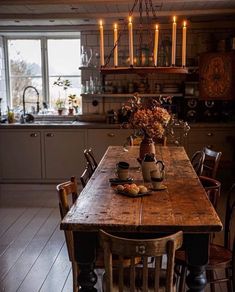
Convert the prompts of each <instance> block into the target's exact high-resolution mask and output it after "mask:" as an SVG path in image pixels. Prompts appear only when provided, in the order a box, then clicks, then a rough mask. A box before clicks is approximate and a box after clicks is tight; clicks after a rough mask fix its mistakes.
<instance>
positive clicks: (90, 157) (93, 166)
mask: <svg viewBox="0 0 235 292" xmlns="http://www.w3.org/2000/svg"><path fill="white" fill-rule="evenodd" d="M84 156H85V158H86V161H87V163H88V164H89V167H90V169H91V171H92V173H93V172H94V171H95V170H96V168H97V166H98V163H97V161H96V159H95V156H94V154H93V151H92V149H91V148H90V149H85V150H84Z"/></svg>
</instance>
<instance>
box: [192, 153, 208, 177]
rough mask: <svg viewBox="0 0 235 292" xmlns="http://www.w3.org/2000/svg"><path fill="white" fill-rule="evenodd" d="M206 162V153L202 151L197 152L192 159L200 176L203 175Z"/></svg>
mask: <svg viewBox="0 0 235 292" xmlns="http://www.w3.org/2000/svg"><path fill="white" fill-rule="evenodd" d="M204 160H205V153H204V151H202V150H201V151H200V150H199V151H196V152H195V153H194V154H193V156H192V158H191V164H192V166H193V168H194V170H195V172H196V174H197V175H198V176H199V175H202V172H203V163H204Z"/></svg>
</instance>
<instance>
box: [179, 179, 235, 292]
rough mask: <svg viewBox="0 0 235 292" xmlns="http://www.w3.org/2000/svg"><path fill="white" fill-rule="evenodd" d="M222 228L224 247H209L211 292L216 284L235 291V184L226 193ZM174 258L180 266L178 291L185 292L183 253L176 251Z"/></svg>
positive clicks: (231, 291) (213, 291) (185, 269)
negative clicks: (219, 273) (222, 284)
mask: <svg viewBox="0 0 235 292" xmlns="http://www.w3.org/2000/svg"><path fill="white" fill-rule="evenodd" d="M224 226H225V227H224V245H218V244H214V243H211V244H210V247H209V261H208V264H207V266H206V274H207V282H208V284H209V285H210V290H211V292H215V286H216V284H221V283H227V292H234V291H235V236H234V232H235V184H234V185H233V186H232V187H231V189H230V191H229V193H228V197H227V203H226V214H225V225H224ZM175 258H176V265H181V271H180V274H179V277H180V281H179V290H178V291H179V292H182V291H185V279H186V274H187V264H186V261H185V253H184V251H177V252H176V257H175ZM218 272H223V276H222V277H219V276H216V275H218ZM221 291H222V290H221ZM223 291H224V290H223Z"/></svg>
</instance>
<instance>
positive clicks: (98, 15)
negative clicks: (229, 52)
mask: <svg viewBox="0 0 235 292" xmlns="http://www.w3.org/2000/svg"><path fill="white" fill-rule="evenodd" d="M127 14H128V12H115V13H112V12H110V13H108V14H107V13H79V12H76V13H30V14H24V13H14V14H13V13H4V14H3V13H0V19H5V20H7V19H8V20H11V19H32V20H33V19H78V18H82V19H84V18H89V19H99V18H104V19H113V18H116V19H118V18H123V17H125V15H127ZM173 14H174V15H176V16H185V17H189V16H196V15H197V16H200V15H225V14H235V9H208V10H181V11H158V12H157V16H158V17H167V16H171V15H173ZM133 16H134V17H138V16H139V13H138V12H134V13H133Z"/></svg>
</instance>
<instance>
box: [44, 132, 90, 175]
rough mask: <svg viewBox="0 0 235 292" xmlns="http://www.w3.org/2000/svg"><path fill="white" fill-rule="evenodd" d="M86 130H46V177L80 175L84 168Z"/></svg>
mask: <svg viewBox="0 0 235 292" xmlns="http://www.w3.org/2000/svg"><path fill="white" fill-rule="evenodd" d="M85 133H86V132H85V131H84V130H77V131H75V130H72V131H71V130H52V131H49V130H48V131H45V132H44V142H45V144H44V145H45V177H46V179H54V180H67V179H69V178H70V177H71V176H72V175H75V176H76V177H79V176H80V175H81V174H82V170H83V169H84V165H85V159H84V157H83V151H84V149H85V145H86V144H85V138H86V135H85Z"/></svg>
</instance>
